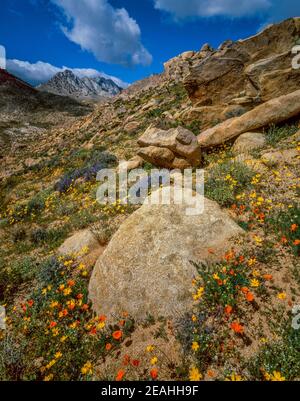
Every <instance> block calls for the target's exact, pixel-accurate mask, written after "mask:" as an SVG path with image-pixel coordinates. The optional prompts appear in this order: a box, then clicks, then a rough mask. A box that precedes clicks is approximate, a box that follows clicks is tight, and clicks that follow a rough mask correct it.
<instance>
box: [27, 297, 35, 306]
mask: <svg viewBox="0 0 300 401" xmlns="http://www.w3.org/2000/svg"><path fill="white" fill-rule="evenodd" d="M27 304H28V306H29V307H30V308H31V307H32V305H33V304H34V301H33V300H32V299H30V300H29V301H28V302H27Z"/></svg>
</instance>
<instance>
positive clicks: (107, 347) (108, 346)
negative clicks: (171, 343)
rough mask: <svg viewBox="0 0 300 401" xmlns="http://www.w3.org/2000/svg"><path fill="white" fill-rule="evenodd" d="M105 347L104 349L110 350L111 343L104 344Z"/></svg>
mask: <svg viewBox="0 0 300 401" xmlns="http://www.w3.org/2000/svg"><path fill="white" fill-rule="evenodd" d="M105 349H106V351H110V350H111V349H112V345H111V344H110V343H107V344H106V345H105Z"/></svg>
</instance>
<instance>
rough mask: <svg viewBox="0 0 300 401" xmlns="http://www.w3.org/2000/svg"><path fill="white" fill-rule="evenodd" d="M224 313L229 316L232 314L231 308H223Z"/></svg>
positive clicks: (228, 306)
mask: <svg viewBox="0 0 300 401" xmlns="http://www.w3.org/2000/svg"><path fill="white" fill-rule="evenodd" d="M224 311H225V313H226V315H227V316H229V315H230V313H231V312H232V306H230V305H227V306H226V307H225V309H224Z"/></svg>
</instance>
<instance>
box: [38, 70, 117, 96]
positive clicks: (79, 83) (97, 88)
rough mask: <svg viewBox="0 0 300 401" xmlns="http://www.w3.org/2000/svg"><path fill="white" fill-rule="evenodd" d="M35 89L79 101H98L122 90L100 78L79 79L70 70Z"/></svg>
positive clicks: (58, 74)
mask: <svg viewBox="0 0 300 401" xmlns="http://www.w3.org/2000/svg"><path fill="white" fill-rule="evenodd" d="M37 89H39V90H40V91H45V92H50V93H54V94H56V95H61V96H70V97H73V98H76V99H81V100H84V99H85V100H100V99H103V98H105V97H110V96H114V95H117V94H119V93H120V92H121V90H122V89H121V88H120V87H119V86H118V85H117V84H116V83H115V82H114V81H112V80H111V79H106V78H103V77H101V76H99V77H94V78H88V77H83V78H79V77H78V76H76V75H75V74H74V73H73V72H72V71H70V70H65V71H62V72H59V73H57V74H56V75H54V77H53V78H51V79H50V80H49V81H48V82H46V83H44V84H42V85H39V86H38V87H37Z"/></svg>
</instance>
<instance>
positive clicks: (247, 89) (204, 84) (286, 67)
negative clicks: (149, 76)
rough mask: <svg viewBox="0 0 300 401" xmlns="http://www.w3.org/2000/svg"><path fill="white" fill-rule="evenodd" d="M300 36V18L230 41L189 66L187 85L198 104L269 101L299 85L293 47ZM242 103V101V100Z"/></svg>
mask: <svg viewBox="0 0 300 401" xmlns="http://www.w3.org/2000/svg"><path fill="white" fill-rule="evenodd" d="M299 36H300V18H291V19H288V20H286V21H284V22H282V23H280V24H276V25H271V26H269V27H268V28H266V29H265V30H263V31H262V32H261V33H259V34H257V35H255V36H252V37H250V38H248V39H246V40H239V41H237V42H228V43H225V44H224V45H222V46H220V47H219V49H218V50H217V51H215V52H213V53H211V54H210V55H208V56H207V57H206V58H204V59H201V57H200V56H199V55H198V56H199V57H198V58H197V54H196V55H194V59H195V60H197V61H198V63H195V62H194V64H193V65H192V66H191V67H190V72H189V74H187V75H186V77H185V80H184V84H185V87H186V89H187V91H188V93H189V96H190V98H191V100H192V101H193V102H194V103H195V104H198V105H202V106H203V105H216V104H228V103H231V101H232V99H234V100H235V104H237V103H238V99H239V98H240V100H241V102H243V101H245V99H247V102H248V104H251V102H252V104H253V106H255V104H256V103H257V102H261V101H268V100H270V99H273V98H274V97H278V96H281V95H284V94H287V93H289V92H292V91H295V90H297V89H298V88H299V85H300V70H295V69H293V68H292V58H293V57H294V55H293V54H292V52H291V50H292V48H293V46H295V43H296V42H297V40H298V38H299ZM239 104H242V103H239Z"/></svg>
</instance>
